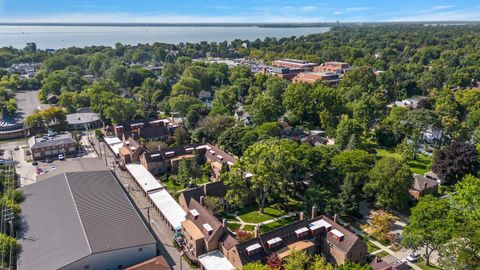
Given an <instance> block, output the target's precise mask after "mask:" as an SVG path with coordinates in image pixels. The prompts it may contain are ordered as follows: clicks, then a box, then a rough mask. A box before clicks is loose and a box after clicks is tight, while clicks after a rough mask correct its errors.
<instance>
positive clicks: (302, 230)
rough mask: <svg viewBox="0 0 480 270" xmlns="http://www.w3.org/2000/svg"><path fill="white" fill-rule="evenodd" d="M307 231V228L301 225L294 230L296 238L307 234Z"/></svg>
mask: <svg viewBox="0 0 480 270" xmlns="http://www.w3.org/2000/svg"><path fill="white" fill-rule="evenodd" d="M308 232H309V230H308V229H307V227H303V228H300V229H298V230H296V231H295V235H296V236H297V238H302V237H304V236H306V235H308Z"/></svg>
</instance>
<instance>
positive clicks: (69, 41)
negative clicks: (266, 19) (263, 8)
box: [0, 26, 329, 49]
mask: <svg viewBox="0 0 480 270" xmlns="http://www.w3.org/2000/svg"><path fill="white" fill-rule="evenodd" d="M328 30H329V28H328V27H298V28H260V27H172V26H153V27H147V26H115V27H112V26H0V47H6V46H13V47H15V48H23V47H25V44H26V43H27V42H35V43H37V47H38V48H41V49H47V48H50V49H59V48H65V47H71V46H77V47H85V46H92V45H105V46H114V45H115V43H117V42H118V43H123V44H132V45H137V44H139V43H150V44H152V43H154V42H163V43H174V44H178V43H180V42H201V41H208V42H213V41H216V42H222V41H225V40H228V41H231V40H234V39H237V38H238V39H243V40H255V39H257V38H260V39H263V38H265V37H277V38H282V37H290V36H297V37H298V36H302V35H309V34H315V33H324V32H326V31H328Z"/></svg>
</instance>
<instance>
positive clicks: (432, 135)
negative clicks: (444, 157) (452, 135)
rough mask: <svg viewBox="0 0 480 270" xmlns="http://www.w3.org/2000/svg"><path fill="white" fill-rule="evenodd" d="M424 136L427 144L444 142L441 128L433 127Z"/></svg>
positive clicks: (423, 133) (424, 132)
mask: <svg viewBox="0 0 480 270" xmlns="http://www.w3.org/2000/svg"><path fill="white" fill-rule="evenodd" d="M422 136H423V140H424V141H425V142H426V143H430V144H432V143H436V142H439V141H441V140H442V137H443V130H442V129H441V128H437V127H434V126H432V127H429V128H427V129H426V130H425V131H423V132H422Z"/></svg>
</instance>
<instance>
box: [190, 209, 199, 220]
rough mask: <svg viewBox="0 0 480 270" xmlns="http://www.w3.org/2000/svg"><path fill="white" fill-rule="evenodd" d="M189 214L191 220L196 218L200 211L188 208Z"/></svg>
mask: <svg viewBox="0 0 480 270" xmlns="http://www.w3.org/2000/svg"><path fill="white" fill-rule="evenodd" d="M190 214H191V215H192V217H193V220H197V219H198V217H199V216H200V213H198V211H197V209H192V210H190Z"/></svg>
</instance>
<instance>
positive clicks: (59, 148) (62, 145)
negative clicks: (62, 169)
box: [28, 133, 77, 160]
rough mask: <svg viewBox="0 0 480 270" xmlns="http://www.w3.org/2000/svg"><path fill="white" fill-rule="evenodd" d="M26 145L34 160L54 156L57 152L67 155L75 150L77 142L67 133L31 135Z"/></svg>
mask: <svg viewBox="0 0 480 270" xmlns="http://www.w3.org/2000/svg"><path fill="white" fill-rule="evenodd" d="M28 146H29V147H30V152H31V153H32V156H33V159H34V160H40V159H45V158H47V157H55V156H58V155H59V154H64V155H68V154H71V153H73V152H75V151H76V150H77V143H76V141H75V140H74V139H73V138H72V136H71V135H70V134H69V133H65V134H59V135H54V134H49V135H45V136H40V137H36V136H33V137H31V138H30V139H29V140H28Z"/></svg>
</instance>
